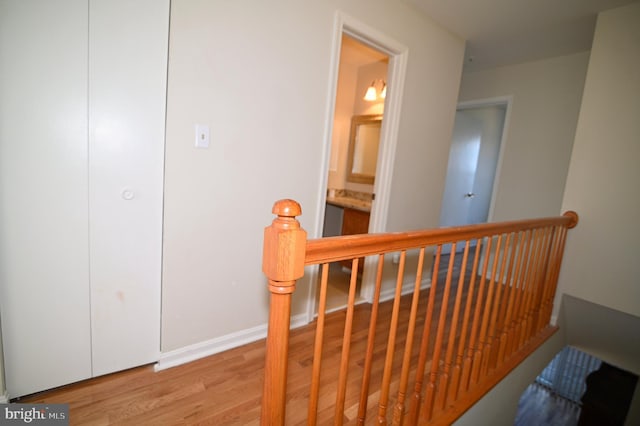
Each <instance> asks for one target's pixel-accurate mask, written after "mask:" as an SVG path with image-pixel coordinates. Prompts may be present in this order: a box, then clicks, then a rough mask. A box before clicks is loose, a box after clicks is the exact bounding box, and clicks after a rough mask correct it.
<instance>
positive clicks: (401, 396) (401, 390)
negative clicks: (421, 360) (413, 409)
mask: <svg viewBox="0 0 640 426" xmlns="http://www.w3.org/2000/svg"><path fill="white" fill-rule="evenodd" d="M423 266H424V247H423V248H421V249H420V253H419V254H418V267H417V270H416V280H415V284H414V286H413V298H412V299H411V311H410V313H409V323H408V329H407V340H406V342H405V346H404V358H403V359H402V369H401V372H400V384H399V387H398V399H397V400H396V405H395V408H394V410H393V425H394V426H399V425H401V424H402V423H403V419H404V401H405V396H406V392H407V386H408V383H409V371H410V367H411V352H412V349H413V335H414V331H415V326H416V317H417V315H418V301H419V299H420V284H421V283H422V268H423Z"/></svg>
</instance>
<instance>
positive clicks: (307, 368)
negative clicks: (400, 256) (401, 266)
mask: <svg viewBox="0 0 640 426" xmlns="http://www.w3.org/2000/svg"><path fill="white" fill-rule="evenodd" d="M422 300H423V302H422V303H421V305H424V306H421V310H422V312H424V309H426V297H422ZM409 303H410V299H409V298H408V297H404V298H403V300H402V305H403V306H402V312H405V314H401V317H402V316H403V315H408V311H409V309H408V305H409ZM370 309H371V305H369V304H362V305H358V306H357V307H356V310H355V315H354V323H353V333H352V344H351V345H352V346H351V348H352V357H351V358H352V361H351V362H350V364H349V384H348V389H347V398H346V407H347V408H346V412H345V417H346V418H345V423H347V424H349V423H352V422H353V421H354V420H355V415H356V411H357V400H358V394H357V390H358V389H359V385H360V381H361V373H362V369H363V366H362V363H361V359H362V354H363V353H364V351H365V347H366V341H367V336H368V328H367V326H368V321H369V314H370ZM379 315H380V317H379V319H380V321H379V323H380V324H382V325H381V326H380V327H379V329H378V331H377V334H376V335H377V338H376V342H377V344H376V351H375V355H374V358H375V359H376V360H381V359H383V358H384V355H385V350H386V339H387V336H388V330H386V324H388V320H389V318H390V317H391V303H390V302H386V303H382V304H381V305H380V312H379ZM420 316H422V315H420ZM344 319H345V312H344V311H338V312H334V313H331V314H329V315H328V316H327V322H326V325H325V346H324V348H325V349H324V351H323V373H322V379H321V382H322V385H321V396H320V410H319V415H318V422H319V424H329V423H333V422H332V419H333V417H332V416H333V414H334V413H333V410H332V406H333V402H334V399H335V385H334V386H332V384H334V383H335V382H336V380H337V372H338V369H339V368H338V365H339V362H340V361H339V360H340V353H341V346H342V335H343V327H344ZM401 323H402V321H401ZM313 326H314V324H311V325H310V326H306V327H303V328H300V329H297V330H294V331H293V332H292V334H291V338H290V358H289V379H288V401H289V402H288V406H287V407H288V408H287V424H304V423H306V415H307V398H308V393H309V389H308V388H309V385H308V383H309V377H310V372H311V365H312V349H313V348H312V346H313V344H312V342H313V338H314V327H313ZM404 332H405V330H404V329H403V328H402V327H400V329H399V336H402V335H403V333H404ZM403 345H404V339H402V338H399V339H398V340H397V346H398V347H399V348H402V347H403ZM398 358H399V357H398ZM398 361H400V360H398ZM263 363H264V341H258V342H255V343H251V344H249V345H245V346H242V347H239V348H235V349H232V350H229V351H226V352H223V353H220V354H217V355H213V356H210V357H207V358H204V359H201V360H198V361H194V362H191V363H189V364H186V365H183V366H179V367H174V368H171V369H168V370H164V371H159V372H154V370H153V367H152V366H145V367H140V368H135V369H131V370H128V371H124V372H120V373H115V374H111V375H108V376H104V377H99V378H96V379H91V380H87V381H83V382H80V383H76V384H72V385H68V386H65V387H62V388H59V389H55V390H52V391H48V392H45V393H41V394H37V395H32V396H30V397H27V398H23V399H22V400H21V401H20V402H31V403H68V404H70V418H71V424H72V425H116V424H117V425H197V424H211V425H253V424H258V422H259V416H260V398H261V393H262V382H263V378H262V374H263ZM377 364H378V365H380V367H379V368H378V369H377V370H376V369H374V371H373V373H372V381H371V386H372V389H376V386H377V387H379V384H380V380H381V369H382V367H381V365H382V364H383V363H382V362H378V363H377ZM373 393H374V394H375V391H373ZM375 410H376V407H373V406H372V407H370V408H369V412H374V411H375Z"/></svg>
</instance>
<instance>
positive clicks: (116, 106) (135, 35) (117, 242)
mask: <svg viewBox="0 0 640 426" xmlns="http://www.w3.org/2000/svg"><path fill="white" fill-rule="evenodd" d="M89 22H90V25H89V194H90V195H89V197H90V199H89V230H90V250H89V251H90V253H91V258H90V265H91V268H90V271H91V339H92V340H91V343H92V349H93V351H92V353H93V358H92V361H93V374H94V375H101V374H105V373H110V372H113V371H117V370H122V369H125V368H130V367H133V366H136V365H141V364H146V363H151V362H155V361H157V360H158V357H159V354H160V288H161V283H160V275H161V250H162V193H163V170H164V163H163V161H164V123H165V104H166V102H165V93H166V87H167V81H166V80H167V51H168V34H169V33H168V31H169V1H168V0H135V1H131V0H92V1H91V2H90V7H89Z"/></svg>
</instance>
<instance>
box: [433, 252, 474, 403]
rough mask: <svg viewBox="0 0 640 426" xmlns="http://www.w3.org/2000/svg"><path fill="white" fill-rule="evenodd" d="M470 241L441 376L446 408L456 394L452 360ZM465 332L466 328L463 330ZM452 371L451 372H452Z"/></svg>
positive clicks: (462, 266)
mask: <svg viewBox="0 0 640 426" xmlns="http://www.w3.org/2000/svg"><path fill="white" fill-rule="evenodd" d="M470 243H471V242H470V241H467V242H466V244H465V246H464V252H463V253H462V265H461V267H460V277H459V278H458V288H457V289H456V299H455V302H454V306H453V317H452V318H451V329H450V330H449V342H448V343H447V352H446V353H445V357H444V368H443V373H442V375H441V376H440V390H439V395H441V401H440V404H439V406H440V407H441V408H442V409H444V408H445V407H446V405H447V399H449V400H450V401H452V399H451V398H450V397H451V396H452V394H455V387H456V385H455V384H454V381H453V379H454V377H453V372H452V371H451V370H452V367H451V362H452V359H453V350H454V347H455V343H456V333H457V331H458V318H459V316H460V305H461V303H462V293H463V292H464V281H465V272H466V269H467V260H468V259H469V245H470ZM462 332H463V333H464V332H465V331H464V330H463V331H462ZM450 372H451V374H450ZM449 377H451V385H449Z"/></svg>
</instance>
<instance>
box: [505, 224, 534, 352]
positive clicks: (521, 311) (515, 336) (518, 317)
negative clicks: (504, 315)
mask: <svg viewBox="0 0 640 426" xmlns="http://www.w3.org/2000/svg"><path fill="white" fill-rule="evenodd" d="M533 232H534V231H533V230H527V231H526V233H525V242H524V255H523V258H522V263H521V265H522V269H521V271H520V274H519V277H518V280H519V282H520V285H519V288H518V294H517V297H516V305H515V314H514V320H513V323H514V324H513V332H512V336H511V338H510V342H509V344H508V351H509V353H514V352H515V351H516V350H517V348H519V347H520V346H519V342H520V335H521V333H522V323H523V321H524V318H525V299H526V294H527V293H526V292H527V276H528V273H529V264H530V262H529V254H530V252H531V247H532V245H533Z"/></svg>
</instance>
